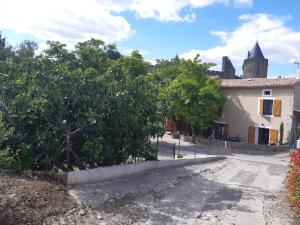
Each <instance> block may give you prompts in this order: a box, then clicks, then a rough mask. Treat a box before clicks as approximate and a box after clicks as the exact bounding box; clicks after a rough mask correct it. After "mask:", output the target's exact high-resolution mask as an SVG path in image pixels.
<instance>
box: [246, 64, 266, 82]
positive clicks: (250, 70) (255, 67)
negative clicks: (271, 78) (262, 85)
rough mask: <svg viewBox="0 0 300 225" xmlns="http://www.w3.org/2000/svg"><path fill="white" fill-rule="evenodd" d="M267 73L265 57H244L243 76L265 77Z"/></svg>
mask: <svg viewBox="0 0 300 225" xmlns="http://www.w3.org/2000/svg"><path fill="white" fill-rule="evenodd" d="M267 74H268V60H267V59H245V60H244V65H243V78H266V77H267Z"/></svg>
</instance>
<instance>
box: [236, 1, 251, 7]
mask: <svg viewBox="0 0 300 225" xmlns="http://www.w3.org/2000/svg"><path fill="white" fill-rule="evenodd" d="M233 4H234V6H235V7H236V8H239V7H249V8H250V7H252V5H253V2H252V0H234V2H233Z"/></svg>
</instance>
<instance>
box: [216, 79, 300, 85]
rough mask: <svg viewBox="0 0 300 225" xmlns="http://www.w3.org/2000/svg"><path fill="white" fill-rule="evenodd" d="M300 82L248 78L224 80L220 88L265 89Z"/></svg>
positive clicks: (296, 80) (297, 80) (299, 80)
mask: <svg viewBox="0 0 300 225" xmlns="http://www.w3.org/2000/svg"><path fill="white" fill-rule="evenodd" d="M298 82H300V79H297V78H295V77H291V78H249V79H226V80H225V79H224V80H222V84H221V87H222V88H260V87H261V88H265V87H266V88H267V87H291V86H294V85H295V84H296V83H298Z"/></svg>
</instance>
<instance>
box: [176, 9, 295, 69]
mask: <svg viewBox="0 0 300 225" xmlns="http://www.w3.org/2000/svg"><path fill="white" fill-rule="evenodd" d="M288 19H290V18H289V17H276V16H273V15H268V14H263V13H259V14H253V15H250V14H244V15H241V16H240V17H239V20H241V21H242V24H241V25H240V26H239V27H237V28H236V29H235V30H233V31H231V32H225V31H212V32H211V34H212V35H215V36H218V37H220V39H221V41H222V43H221V44H220V45H217V46H215V47H213V48H210V49H200V50H197V49H193V50H190V51H189V52H186V53H183V54H181V55H180V57H181V58H190V59H191V58H194V57H195V55H196V54H200V58H201V59H202V60H203V61H206V62H213V63H217V64H218V67H220V63H221V60H222V59H221V58H222V56H229V57H230V59H231V60H232V62H233V64H234V65H235V66H241V65H242V64H243V60H244V59H245V58H246V56H247V52H248V51H249V50H251V49H252V47H253V46H254V44H255V41H256V40H257V38H258V42H259V44H260V47H261V48H262V51H263V54H264V56H265V57H266V58H268V59H269V63H279V64H285V63H292V62H294V61H295V60H299V57H300V32H299V31H296V30H294V29H292V28H289V27H288V26H287V25H286V20H288Z"/></svg>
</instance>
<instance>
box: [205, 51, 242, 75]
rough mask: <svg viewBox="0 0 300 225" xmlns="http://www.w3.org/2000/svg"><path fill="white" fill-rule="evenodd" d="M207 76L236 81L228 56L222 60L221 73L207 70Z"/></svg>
mask: <svg viewBox="0 0 300 225" xmlns="http://www.w3.org/2000/svg"><path fill="white" fill-rule="evenodd" d="M207 73H208V75H209V76H218V77H220V78H221V79H237V78H239V77H237V76H236V75H235V68H234V67H233V65H232V62H231V60H230V59H229V57H228V56H223V58H222V71H216V70H207Z"/></svg>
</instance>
